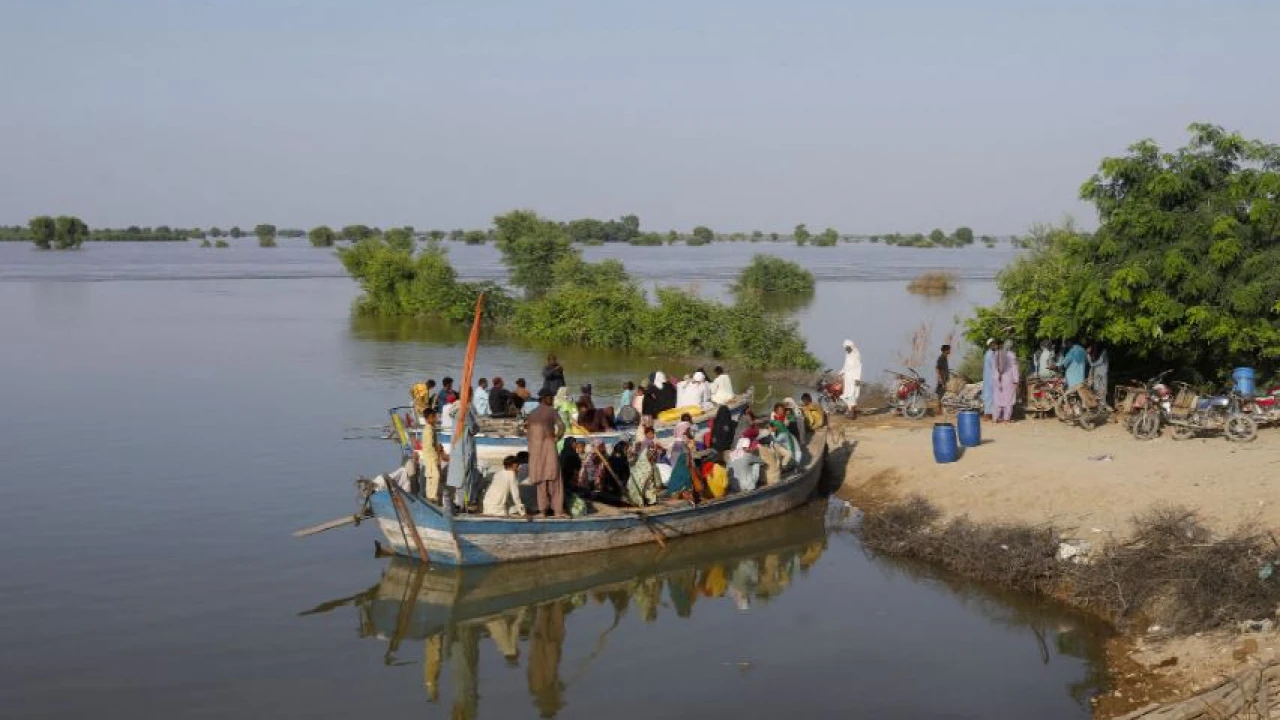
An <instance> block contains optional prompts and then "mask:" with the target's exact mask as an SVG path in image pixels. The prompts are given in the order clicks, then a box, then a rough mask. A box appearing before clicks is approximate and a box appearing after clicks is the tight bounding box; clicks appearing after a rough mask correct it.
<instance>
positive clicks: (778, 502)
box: [369, 430, 826, 566]
mask: <svg viewBox="0 0 1280 720" xmlns="http://www.w3.org/2000/svg"><path fill="white" fill-rule="evenodd" d="M825 457H826V431H825V430H823V431H819V432H817V433H814V434H813V435H812V436H811V437H810V438H809V441H808V443H807V448H806V451H805V453H804V457H803V464H801V465H799V466H798V467H797V468H796V469H794V470H792V471H791V472H789V473H787V474H786V475H784V476H783V477H782V479H781V480H780V481H778V482H777V483H775V484H772V485H763V486H761V487H759V488H757V489H755V490H751V491H748V492H742V493H732V494H729V495H726V496H725V497H723V498H720V499H717V500H704V501H703V502H702V503H700V504H696V505H695V504H693V503H691V502H689V501H687V500H678V499H674V498H672V499H667V500H663V501H661V502H660V503H659V504H657V505H651V506H648V507H644V508H634V507H615V506H611V505H605V504H602V503H596V505H595V508H596V512H594V513H592V514H589V515H586V516H583V517H577V518H543V517H523V518H521V517H510V518H508V517H490V516H485V515H455V514H452V513H451V512H450V511H449V509H448V508H447V507H446V506H442V505H437V504H435V503H430V502H427V501H426V500H424V499H422V498H421V497H418V496H416V495H413V494H410V493H407V492H405V491H403V490H401V489H400V488H399V487H398V486H396V485H395V484H394V483H387V484H386V485H385V487H383V488H381V489H378V490H377V491H375V492H373V493H372V494H371V495H370V496H369V508H370V510H371V512H372V514H373V517H374V521H375V522H376V523H377V525H378V527H379V529H381V530H382V534H383V535H384V536H385V537H386V540H387V543H388V546H387V549H388V550H389V551H391V552H394V553H395V554H397V555H404V556H406V557H417V558H419V559H424V560H426V561H427V562H428V564H433V563H439V564H442V565H458V566H468V565H489V564H494V563H506V562H513V561H519V560H533V559H539V558H546V557H550V556H558V555H572V554H577V553H585V552H592V551H595V550H606V549H610V548H620V547H626V546H629V545H645V544H648V545H652V544H653V543H654V542H665V541H666V540H668V539H673V538H679V537H684V536H688V535H696V534H698V533H704V532H709V531H712V530H719V529H721V528H726V527H731V526H733V525H740V524H742V523H748V522H752V521H755V520H762V519H764V518H768V517H773V516H775V515H781V514H782V513H785V512H787V511H789V510H793V509H795V508H797V507H799V506H800V505H802V504H804V503H805V502H806V501H807V500H809V499H810V498H811V497H812V496H813V494H814V491H815V489H816V488H817V485H818V481H819V479H820V478H821V476H822V466H823V459H824V458H825ZM424 553H425V558H424V557H423V555H424Z"/></svg>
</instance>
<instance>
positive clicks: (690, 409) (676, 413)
mask: <svg viewBox="0 0 1280 720" xmlns="http://www.w3.org/2000/svg"><path fill="white" fill-rule="evenodd" d="M685 413H689V415H690V416H692V417H694V418H696V417H698V416H699V415H701V414H702V406H701V405H685V406H684V407H677V408H671V409H670V410H663V411H662V412H660V413H658V422H675V421H677V420H679V419H680V416H681V415H683V414H685Z"/></svg>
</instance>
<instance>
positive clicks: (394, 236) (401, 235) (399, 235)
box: [382, 228, 413, 252]
mask: <svg viewBox="0 0 1280 720" xmlns="http://www.w3.org/2000/svg"><path fill="white" fill-rule="evenodd" d="M382 237H383V238H384V239H385V240H386V242H387V244H388V245H390V246H391V247H393V248H395V249H397V250H408V251H410V252H412V251H413V231H412V230H408V229H406V228H391V229H389V230H387V231H386V232H385V233H383V234H382Z"/></svg>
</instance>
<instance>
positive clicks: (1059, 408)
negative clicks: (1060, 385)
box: [1053, 395, 1076, 424]
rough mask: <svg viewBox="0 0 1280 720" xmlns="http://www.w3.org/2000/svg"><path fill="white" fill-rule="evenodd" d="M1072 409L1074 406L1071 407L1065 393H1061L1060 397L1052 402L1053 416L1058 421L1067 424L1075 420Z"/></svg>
mask: <svg viewBox="0 0 1280 720" xmlns="http://www.w3.org/2000/svg"><path fill="white" fill-rule="evenodd" d="M1074 409H1075V408H1073V407H1071V402H1070V401H1069V400H1068V399H1067V396H1065V395H1063V396H1062V397H1059V398H1058V399H1057V400H1056V401H1055V402H1054V403H1053V415H1054V417H1056V418H1058V420H1059V421H1061V422H1064V423H1067V424H1070V423H1073V422H1075V420H1076V418H1075V413H1074V412H1073V411H1074Z"/></svg>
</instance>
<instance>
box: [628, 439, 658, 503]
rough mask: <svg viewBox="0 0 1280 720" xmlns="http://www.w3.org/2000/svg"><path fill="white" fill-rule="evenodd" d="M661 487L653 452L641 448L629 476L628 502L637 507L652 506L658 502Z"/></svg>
mask: <svg viewBox="0 0 1280 720" xmlns="http://www.w3.org/2000/svg"><path fill="white" fill-rule="evenodd" d="M659 485H660V483H659V482H658V478H657V470H656V469H655V468H654V463H653V451H652V450H650V449H649V448H646V447H644V446H641V447H639V448H638V452H637V453H636V461H635V464H634V465H632V466H631V469H630V472H629V474H628V476H627V501H628V502H630V503H631V504H632V505H635V506H636V507H644V506H646V505H652V504H654V503H656V502H657V501H658V487H659Z"/></svg>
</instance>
